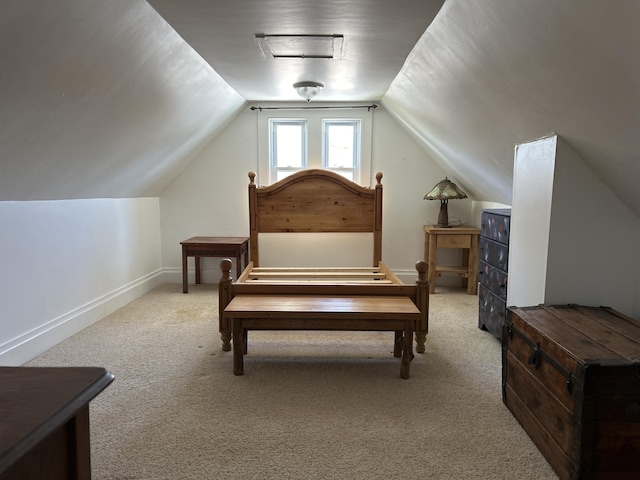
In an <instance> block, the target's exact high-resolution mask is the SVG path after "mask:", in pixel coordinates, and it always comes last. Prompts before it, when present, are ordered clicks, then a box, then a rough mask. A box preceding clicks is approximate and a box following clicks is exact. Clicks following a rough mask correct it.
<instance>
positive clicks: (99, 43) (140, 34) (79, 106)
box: [0, 0, 245, 200]
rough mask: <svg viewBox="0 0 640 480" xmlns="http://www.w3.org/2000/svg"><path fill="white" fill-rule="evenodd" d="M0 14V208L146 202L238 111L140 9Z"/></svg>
mask: <svg viewBox="0 0 640 480" xmlns="http://www.w3.org/2000/svg"><path fill="white" fill-rule="evenodd" d="M0 12H1V14H0V40H1V41H0V58H1V59H2V70H1V72H0V99H1V100H0V105H1V106H0V146H1V147H0V148H1V153H0V155H1V157H0V200H42V199H45V200H51V199H72V198H97V197H141V196H158V195H159V194H160V192H161V191H162V189H163V188H164V186H165V185H166V184H167V183H169V182H170V181H171V180H172V179H173V178H174V177H175V175H177V174H178V172H179V171H181V170H182V168H184V166H185V164H186V163H187V162H188V160H189V158H191V157H190V155H192V153H193V152H194V151H195V150H197V149H198V148H200V147H201V146H202V144H203V142H205V141H207V139H209V138H210V137H211V136H212V135H214V134H215V133H216V132H217V131H218V130H219V129H221V128H222V127H223V126H224V125H225V124H226V122H227V121H228V120H229V118H231V117H232V116H233V115H234V114H235V113H236V112H237V111H238V109H239V108H240V107H241V106H242V105H243V104H244V102H245V101H244V99H243V98H242V97H241V96H240V95H238V94H237V93H236V92H235V91H234V90H233V89H232V88H230V87H229V86H228V85H227V84H226V82H224V81H223V80H222V78H221V77H220V76H219V75H218V74H217V73H216V72H215V71H213V69H212V68H211V66H210V65H208V64H207V63H206V62H204V61H203V60H202V58H201V57H200V56H199V55H197V54H196V53H195V52H194V51H193V49H192V48H191V47H190V46H189V45H187V44H186V43H185V41H184V40H183V39H182V38H181V37H180V36H179V35H178V34H177V33H176V32H175V31H174V30H173V29H172V28H171V27H170V26H169V25H168V24H167V23H166V22H165V21H164V20H163V19H162V17H160V16H159V15H158V13H157V12H156V11H155V10H154V9H152V8H151V7H150V6H149V4H148V3H147V2H146V1H144V0H131V1H118V0H115V1H108V2H105V1H101V0H100V1H96V0H64V1H59V2H58V1H56V2H49V1H46V2H42V1H38V0H15V1H13V0H10V1H9V2H3V3H2V6H0Z"/></svg>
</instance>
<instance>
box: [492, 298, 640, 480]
mask: <svg viewBox="0 0 640 480" xmlns="http://www.w3.org/2000/svg"><path fill="white" fill-rule="evenodd" d="M502 351H503V356H502V384H503V390H502V391H503V399H504V403H505V404H506V406H507V407H508V408H509V410H510V411H511V412H512V413H513V415H514V416H515V417H516V418H517V420H518V421H519V422H520V424H521V425H522V427H523V428H524V429H525V430H526V432H527V433H528V434H529V436H530V437H531V439H532V440H533V442H534V443H535V444H536V446H537V447H538V449H539V450H540V452H541V453H542V454H543V455H544V456H545V458H546V459H547V461H548V462H549V464H550V465H551V466H552V467H553V469H554V470H555V471H556V473H557V474H558V476H559V477H560V479H562V480H565V479H574V480H575V479H581V480H582V479H603V480H604V479H606V480H622V479H625V480H629V479H632V478H633V479H640V469H639V468H638V467H639V464H638V462H639V459H640V322H638V321H636V320H633V319H631V318H629V317H626V316H624V315H622V314H620V313H618V312H616V311H615V310H612V309H610V308H604V307H582V306H577V305H565V306H540V307H529V308H510V309H509V312H508V319H507V324H506V325H505V328H504V332H503V339H502Z"/></svg>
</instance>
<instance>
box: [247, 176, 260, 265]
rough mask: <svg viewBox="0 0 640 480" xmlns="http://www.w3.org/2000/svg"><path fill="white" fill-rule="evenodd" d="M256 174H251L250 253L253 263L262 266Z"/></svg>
mask: <svg viewBox="0 0 640 480" xmlns="http://www.w3.org/2000/svg"><path fill="white" fill-rule="evenodd" d="M255 178H256V172H249V252H250V254H251V261H252V262H253V264H254V265H255V266H256V267H257V266H259V265H260V255H259V254H258V195H257V193H256V184H255Z"/></svg>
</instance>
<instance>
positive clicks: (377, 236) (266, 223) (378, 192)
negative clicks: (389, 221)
mask: <svg viewBox="0 0 640 480" xmlns="http://www.w3.org/2000/svg"><path fill="white" fill-rule="evenodd" d="M255 177H256V174H255V173H254V172H249V180H250V182H249V224H250V238H251V240H250V243H251V257H252V261H253V262H254V264H255V265H256V266H258V265H259V263H258V262H259V252H258V234H259V233H276V232H372V233H373V239H374V240H373V242H374V254H373V257H374V258H373V265H374V266H377V264H378V262H379V261H380V260H381V253H382V182H381V180H382V173H377V174H376V185H375V187H374V188H368V187H363V186H360V185H358V184H356V183H354V182H352V181H350V180H348V179H347V178H345V177H343V176H342V175H339V174H337V173H335V172H331V171H329V170H322V169H307V170H302V171H300V172H296V173H294V174H292V175H290V176H288V177H286V178H284V179H282V180H280V181H279V182H276V183H274V184H273V185H269V186H265V187H258V186H257V185H256V183H255Z"/></svg>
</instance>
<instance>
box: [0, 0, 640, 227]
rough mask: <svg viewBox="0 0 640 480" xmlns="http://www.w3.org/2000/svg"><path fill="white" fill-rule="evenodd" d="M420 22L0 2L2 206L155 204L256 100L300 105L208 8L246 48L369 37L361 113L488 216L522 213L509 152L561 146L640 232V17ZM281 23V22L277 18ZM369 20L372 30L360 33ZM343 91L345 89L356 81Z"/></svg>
mask: <svg viewBox="0 0 640 480" xmlns="http://www.w3.org/2000/svg"><path fill="white" fill-rule="evenodd" d="M374 4H376V5H383V4H388V5H393V7H394V8H389V7H388V5H387V8H383V7H382V6H380V8H373V7H371V8H368V7H367V5H374ZM424 4H425V2H420V1H417V0H402V1H401V2H399V3H398V2H382V3H379V2H374V3H367V2H364V3H363V2H361V1H356V0H353V1H351V2H348V3H346V2H342V1H338V0H331V1H327V2H316V3H313V2H307V1H302V0H290V1H286V2H285V1H284V0H239V1H236V2H212V1H208V0H207V1H206V2H205V1H204V0H189V1H187V0H185V1H184V2H168V1H165V0H151V5H154V6H156V7H158V10H159V12H160V13H158V11H156V10H155V9H154V8H152V6H151V5H150V4H149V3H147V2H146V1H144V0H110V1H108V2H105V1H103V0H64V1H61V2H42V1H37V0H9V1H8V2H3V3H2V6H1V7H0V12H1V13H2V15H0V39H1V40H2V42H1V44H0V58H2V60H3V68H2V70H1V71H0V88H1V90H0V102H1V103H0V105H1V110H0V121H1V123H0V145H1V151H0V200H33V199H61V198H95V197H136V196H157V195H159V194H160V193H161V192H162V190H163V188H164V187H165V185H167V184H168V183H169V182H170V181H171V180H172V179H173V178H175V176H176V175H177V174H178V173H179V172H180V171H181V170H182V169H183V168H184V166H185V165H186V164H187V163H188V162H189V160H190V159H191V158H192V157H193V155H194V153H195V152H197V151H198V150H199V148H201V147H202V146H203V144H204V143H205V142H207V141H208V140H210V139H211V138H212V137H213V136H215V135H216V134H217V133H218V132H219V131H220V130H221V129H222V128H223V126H224V125H225V124H226V123H227V122H228V121H229V120H230V119H231V118H232V117H233V116H234V115H235V114H237V113H238V111H239V110H240V109H241V108H242V107H243V105H244V104H245V99H251V100H255V101H261V100H263V101H270V100H290V99H291V98H288V97H287V98H283V95H285V96H289V95H292V94H293V91H292V90H289V89H290V86H289V85H290V83H292V81H295V80H303V79H304V80H307V79H308V78H295V79H294V78H293V77H292V76H291V77H290V76H287V77H286V79H285V80H283V81H279V82H280V83H278V84H277V85H276V82H275V78H276V77H272V76H269V75H262V76H261V75H255V74H254V75H253V76H248V75H246V73H245V74H243V75H240V74H241V73H242V71H243V69H244V70H245V72H246V71H251V72H255V70H252V66H253V67H255V65H256V62H257V61H258V60H257V59H256V58H255V55H256V52H257V50H252V51H251V52H250V53H249V52H248V50H247V53H246V55H242V54H241V48H240V47H242V48H244V47H243V46H242V45H240V43H239V42H238V41H235V40H234V41H227V40H225V37H215V36H214V37H212V36H211V34H210V32H209V31H208V29H210V28H211V27H210V26H208V25H207V23H206V20H207V18H210V16H209V17H207V15H203V14H201V13H202V12H201V11H200V10H199V8H195V7H199V6H203V5H205V6H207V5H208V6H214V7H215V8H217V9H218V8H219V9H223V10H219V12H224V15H223V20H224V21H225V22H226V23H228V24H229V25H231V26H232V27H233V26H234V25H236V27H237V28H238V29H239V28H240V27H242V29H246V31H247V32H253V33H259V32H263V33H275V30H276V28H277V27H278V21H279V20H281V21H282V30H281V31H280V32H279V33H287V32H293V31H294V30H296V31H297V30H298V27H300V29H302V28H303V27H304V28H306V30H305V31H306V32H307V33H318V32H317V31H315V32H314V31H313V30H315V28H314V25H321V26H322V29H323V30H324V31H323V32H321V33H329V32H331V33H340V32H341V31H346V30H345V29H346V28H347V27H350V28H352V31H353V34H354V35H357V34H359V35H364V36H367V37H371V38H370V40H371V45H374V46H375V48H373V47H370V48H371V49H370V50H367V49H366V42H362V43H361V45H363V47H362V48H363V50H361V51H359V56H358V59H362V58H364V59H366V62H364V63H360V67H361V68H360V69H361V70H362V71H361V72H359V74H360V75H362V76H365V77H366V76H367V75H369V76H371V75H374V74H372V73H371V72H372V71H374V72H379V73H380V75H383V76H384V77H385V79H386V80H384V81H383V82H382V83H377V84H376V85H378V86H376V87H375V88H371V90H366V91H367V92H369V93H367V94H366V95H363V96H362V97H358V98H355V97H353V96H350V98H353V99H354V100H356V99H357V100H367V101H380V100H381V103H382V105H383V106H384V107H386V108H387V110H389V111H390V112H391V113H392V114H393V115H394V116H395V117H396V118H397V119H398V121H399V122H400V123H402V124H403V125H405V126H406V128H407V129H408V130H410V131H411V132H412V133H413V134H414V135H415V138H416V139H418V140H419V142H420V143H421V144H422V145H423V146H424V148H425V149H426V150H427V151H428V152H430V154H431V156H433V157H434V158H436V159H437V160H438V161H439V162H442V165H443V166H444V168H445V170H447V171H450V172H451V175H450V176H451V177H454V178H456V180H457V181H459V182H460V183H461V184H462V185H463V186H464V187H465V188H466V189H467V191H468V192H469V193H470V194H471V195H472V197H473V198H475V199H479V200H491V201H497V202H502V203H507V204H508V203H510V200H511V185H512V183H511V176H512V170H513V149H514V145H515V144H516V143H519V142H523V141H529V140H532V139H535V138H538V137H541V136H544V135H546V134H548V133H551V132H556V133H558V134H559V135H561V136H562V137H564V138H565V140H567V141H568V143H569V144H570V145H571V146H572V147H573V148H574V149H575V150H576V151H577V152H578V153H579V154H580V155H581V156H582V157H583V158H584V159H585V161H587V162H588V163H589V164H590V165H591V166H592V168H593V169H594V170H595V171H596V173H597V174H598V175H599V176H600V177H601V178H602V180H603V181H604V182H606V183H607V184H608V185H609V186H610V187H611V188H612V189H613V190H614V191H616V192H618V195H619V196H620V198H621V199H622V200H623V201H624V202H625V203H626V204H627V205H629V207H630V208H632V209H633V211H634V212H636V214H638V215H640V189H639V188H637V187H636V183H637V181H638V179H640V155H639V153H638V152H639V151H640V135H638V132H639V130H640V64H639V62H638V60H637V59H638V58H640V3H638V2H633V1H625V0H619V1H618V0H616V1H614V2H603V1H601V0H581V1H573V0H483V1H482V2H469V1H467V0H447V1H446V2H445V3H444V6H443V7H442V8H441V9H440V11H439V12H438V7H439V3H438V2H434V3H430V4H429V5H428V7H426V8H428V11H425V10H422V11H420V12H421V13H417V12H418V10H414V9H417V8H425V7H424V6H423V5H424ZM181 5H182V6H183V7H184V9H181V8H180V6H181ZM345 5H350V6H351V7H349V8H347V7H344V6H345ZM434 5H435V7H434ZM267 6H268V7H269V8H270V10H265V9H266V8H267ZM340 6H343V7H344V8H343V10H340V9H339V7H340ZM285 7H286V8H285ZM401 7H402V8H401ZM274 9H275V10H274ZM278 9H279V10H283V11H285V12H286V15H285V14H280V15H271V16H270V17H269V16H267V15H266V13H269V12H271V13H273V12H274V11H278ZM332 9H333V10H332ZM394 9H395V10H397V11H394ZM209 12H210V11H209ZM436 12H437V15H436ZM349 13H350V14H352V15H353V16H352V17H349V16H348V14H349ZM160 14H162V15H163V16H164V17H163V16H161V15H160ZM253 14H255V15H253ZM358 15H359V16H360V17H362V19H363V20H362V21H363V22H365V23H366V22H368V25H369V27H367V28H363V27H358V28H356V26H355V25H356V24H355V23H354V22H356V20H354V19H357V18H358ZM393 15H397V16H398V17H394V16H393ZM420 15H423V17H420ZM434 15H436V16H435V19H434V20H433V21H432V19H433V16H434ZM214 16H216V15H214ZM399 17H403V18H405V19H409V20H415V19H416V18H417V19H418V21H409V20H405V22H404V23H403V22H401V21H396V20H394V19H396V18H399ZM172 19H173V22H175V23H172ZM250 19H254V20H256V19H258V20H260V19H262V20H261V21H260V23H255V24H251V23H250ZM167 20H168V21H169V23H167ZM256 21H257V20H256ZM234 22H237V23H234ZM248 22H249V23H248ZM170 24H171V25H170ZM332 25H334V26H335V28H332ZM267 30H272V31H271V32H269V31H267ZM298 33H304V32H302V31H298ZM395 37H398V39H396V38H395ZM400 37H401V38H400ZM212 38H215V41H208V40H211V39H212ZM407 38H412V40H411V42H410V43H409V44H408V45H407V40H406V39H407ZM376 40H379V41H381V43H379V44H376V43H375V41H376ZM253 41H254V39H253V38H252V39H251V41H250V42H253ZM347 42H348V39H346V40H345V44H347ZM190 43H193V47H195V49H194V48H192V45H190ZM412 44H414V47H413V49H411V45H412ZM247 45H248V44H247ZM351 45H352V46H354V45H360V44H358V42H356V41H355V40H354V41H352V44H351ZM252 46H254V45H252ZM225 49H226V50H225ZM234 49H235V50H234ZM234 51H235V53H236V55H235V56H234V57H233V59H234V60H233V61H229V60H224V58H222V57H221V55H222V54H223V53H224V54H225V55H227V54H228V53H229V52H234ZM216 52H218V53H216ZM225 58H227V59H228V58H232V57H225ZM223 60H224V61H223ZM260 61H263V62H268V61H267V60H264V59H261V60H260ZM376 62H379V63H378V64H376ZM217 65H218V68H217ZM272 65H273V63H272ZM344 65H347V63H346V62H345V64H344ZM365 65H375V66H376V68H372V69H368V68H364V66H365ZM335 66H336V65H335V64H333V65H332V66H331V68H335ZM319 68H320V67H318V66H317V65H316V66H314V67H313V68H312V69H311V70H309V72H308V73H309V74H313V75H314V76H318V77H320V76H321V75H322V70H320V69H319ZM236 75H237V76H236ZM287 75H291V73H288V74H287ZM298 75H301V74H299V73H298ZM340 77H341V74H340V71H335V72H331V73H327V78H328V79H330V80H331V79H337V78H340ZM238 78H241V79H242V82H241V83H238V82H237V79H238ZM343 78H345V79H348V80H349V82H345V83H344V84H343V88H345V89H348V88H349V85H348V83H353V84H355V85H359V83H358V81H359V78H361V77H358V76H357V75H356V74H353V76H352V74H351V73H350V74H349V75H343ZM311 79H312V80H325V82H326V83H327V88H326V89H325V91H324V92H323V94H325V93H326V97H324V98H323V97H322V95H321V96H319V97H318V98H317V100H316V101H319V102H322V101H329V100H331V99H333V100H335V99H338V98H339V95H341V94H342V95H344V92H343V93H340V92H339V91H334V92H333V93H331V90H332V89H334V88H336V87H335V85H332V84H331V81H328V80H326V79H322V78H311ZM371 80H372V81H371V82H364V81H363V83H362V85H373V83H374V80H376V79H374V78H372V79H371ZM282 82H284V83H282ZM384 82H387V83H384ZM380 85H389V86H388V89H387V87H380ZM238 92H240V93H238ZM243 92H245V93H243ZM249 92H250V93H249ZM274 92H275V93H274ZM332 95H335V96H334V97H332ZM342 98H343V99H346V97H342Z"/></svg>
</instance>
